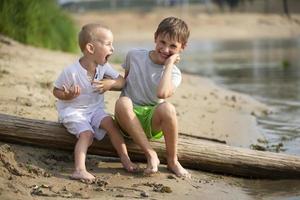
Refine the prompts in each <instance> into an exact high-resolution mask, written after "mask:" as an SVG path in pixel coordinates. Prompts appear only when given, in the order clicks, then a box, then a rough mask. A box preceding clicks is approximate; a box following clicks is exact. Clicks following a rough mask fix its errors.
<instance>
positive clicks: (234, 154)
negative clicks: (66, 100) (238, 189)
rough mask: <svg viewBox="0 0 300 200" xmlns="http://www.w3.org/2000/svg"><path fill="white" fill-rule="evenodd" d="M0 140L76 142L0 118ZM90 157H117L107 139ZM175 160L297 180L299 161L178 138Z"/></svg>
mask: <svg viewBox="0 0 300 200" xmlns="http://www.w3.org/2000/svg"><path fill="white" fill-rule="evenodd" d="M0 140H1V141H6V142H17V143H22V144H30V145H36V146H41V147H47V148H56V149H64V150H73V148H74V144H75V142H76V139H75V137H74V136H71V135H70V134H69V133H67V131H66V129H65V128H64V127H63V126H62V125H60V124H58V123H56V122H50V121H43V120H34V119H26V118H20V117H16V116H10V115H5V114H0ZM126 144H127V148H128V151H129V154H130V157H131V159H132V160H133V161H145V157H144V155H143V153H142V151H141V150H140V148H139V147H138V146H137V145H135V144H134V143H133V142H132V141H131V140H126ZM151 145H152V146H153V148H154V149H155V150H156V151H157V153H158V156H159V158H160V160H161V162H162V163H166V157H165V155H166V154H165V144H164V142H163V141H151ZM89 153H91V154H97V155H102V156H113V157H115V156H117V154H116V152H115V150H114V149H113V147H112V145H111V143H110V141H109V138H107V137H105V138H104V139H103V140H101V141H96V142H94V144H93V145H92V147H91V148H90V149H89ZM178 157H179V160H180V162H181V164H182V165H183V166H184V167H186V168H189V169H196V170H203V171H210V172H215V173H221V174H230V175H235V176H241V177H248V178H268V179H278V178H293V179H295V178H296V179H300V157H299V156H293V155H287V154H282V153H272V152H262V151H256V150H250V149H245V148H239V147H231V146H228V145H225V144H220V143H216V142H211V141H205V140H201V139H197V138H194V137H190V136H187V135H180V137H179V144H178Z"/></svg>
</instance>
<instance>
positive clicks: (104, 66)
mask: <svg viewBox="0 0 300 200" xmlns="http://www.w3.org/2000/svg"><path fill="white" fill-rule="evenodd" d="M112 44H113V34H112V32H111V31H110V30H109V29H108V28H106V27H104V26H102V25H99V24H87V25H85V26H83V27H82V29H81V31H80V33H79V46H80V49H81V51H82V53H83V56H82V57H81V58H80V59H79V60H78V61H77V62H76V63H74V64H72V65H70V66H69V67H67V68H65V69H64V70H63V72H62V73H61V74H60V76H59V77H58V79H57V80H56V81H55V83H54V89H53V94H54V96H55V97H56V98H58V102H57V110H58V114H59V121H60V122H61V123H63V125H64V126H65V127H66V128H67V130H68V131H69V132H70V133H71V134H73V135H76V136H77V138H78V140H77V143H76V145H75V150H74V156H75V171H74V173H73V174H72V176H71V177H72V178H74V179H85V180H89V181H91V180H93V179H94V178H95V177H94V176H93V175H92V174H90V173H89V172H88V171H87V170H86V166H85V159H86V153H87V149H88V147H89V146H90V145H91V144H92V141H93V138H96V139H98V140H101V139H102V138H103V137H104V136H105V133H108V135H109V137H110V139H111V141H112V144H113V146H114V147H115V148H116V150H117V152H118V154H119V156H120V158H121V162H122V164H123V166H124V168H125V169H126V170H128V171H134V170H135V169H136V166H135V165H134V164H133V163H132V162H131V161H130V159H129V157H128V154H127V149H126V146H125V143H124V139H123V137H122V136H121V134H120V132H119V129H118V127H117V125H116V124H115V123H114V121H113V119H112V117H111V116H109V115H108V114H107V113H105V111H104V96H103V93H104V92H106V91H108V90H120V89H121V88H122V87H123V86H124V83H125V80H124V78H123V77H122V76H120V75H119V73H118V72H117V71H115V70H114V69H113V68H112V67H111V66H110V65H109V64H108V63H107V60H108V58H109V56H111V54H112V53H113V46H112ZM103 77H109V79H103Z"/></svg>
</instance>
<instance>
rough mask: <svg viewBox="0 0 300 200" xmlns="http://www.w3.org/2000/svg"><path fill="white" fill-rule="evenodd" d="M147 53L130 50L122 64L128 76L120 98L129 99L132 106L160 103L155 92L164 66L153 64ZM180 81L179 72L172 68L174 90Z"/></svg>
mask: <svg viewBox="0 0 300 200" xmlns="http://www.w3.org/2000/svg"><path fill="white" fill-rule="evenodd" d="M149 53H150V51H148V50H144V49H134V50H131V51H129V52H128V54H127V56H126V60H125V62H124V63H123V64H122V67H123V68H124V69H127V70H129V74H128V76H127V78H126V85H125V87H124V88H123V90H122V93H121V96H127V97H129V98H130V99H131V100H132V102H133V104H134V105H139V106H149V105H156V104H157V103H160V102H161V101H162V100H161V99H158V98H157V93H156V90H157V86H158V84H159V82H160V80H161V77H162V75H163V73H164V66H163V65H158V64H155V63H153V62H152V60H151V59H150V56H149ZM181 79H182V78H181V72H180V70H179V69H178V68H177V67H176V66H173V70H172V82H173V84H174V86H175V88H177V87H178V86H179V85H180V83H181Z"/></svg>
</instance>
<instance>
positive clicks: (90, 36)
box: [78, 24, 109, 52]
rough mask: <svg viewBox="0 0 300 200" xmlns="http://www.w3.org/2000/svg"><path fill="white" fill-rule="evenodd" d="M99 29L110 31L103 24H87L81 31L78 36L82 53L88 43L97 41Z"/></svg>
mask: <svg viewBox="0 0 300 200" xmlns="http://www.w3.org/2000/svg"><path fill="white" fill-rule="evenodd" d="M99 29H106V30H109V29H108V28H107V27H106V26H104V25H102V24H86V25H84V26H83V27H82V28H81V31H80V32H79V34H78V43H79V47H80V49H81V51H82V52H83V51H84V49H85V46H86V44H87V43H89V42H93V41H95V40H97V36H96V32H97V30H99Z"/></svg>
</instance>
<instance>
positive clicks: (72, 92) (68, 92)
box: [53, 85, 80, 100]
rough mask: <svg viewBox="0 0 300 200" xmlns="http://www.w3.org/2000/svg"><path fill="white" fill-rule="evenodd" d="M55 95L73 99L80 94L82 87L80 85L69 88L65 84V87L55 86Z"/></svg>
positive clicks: (60, 97) (64, 98)
mask: <svg viewBox="0 0 300 200" xmlns="http://www.w3.org/2000/svg"><path fill="white" fill-rule="evenodd" d="M53 95H54V96H55V97H56V98H58V99H60V100H71V99H74V98H75V97H78V96H79V95H80V87H79V86H78V85H75V86H72V87H71V88H70V89H67V88H66V86H64V85H63V89H59V88H57V87H54V88H53Z"/></svg>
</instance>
